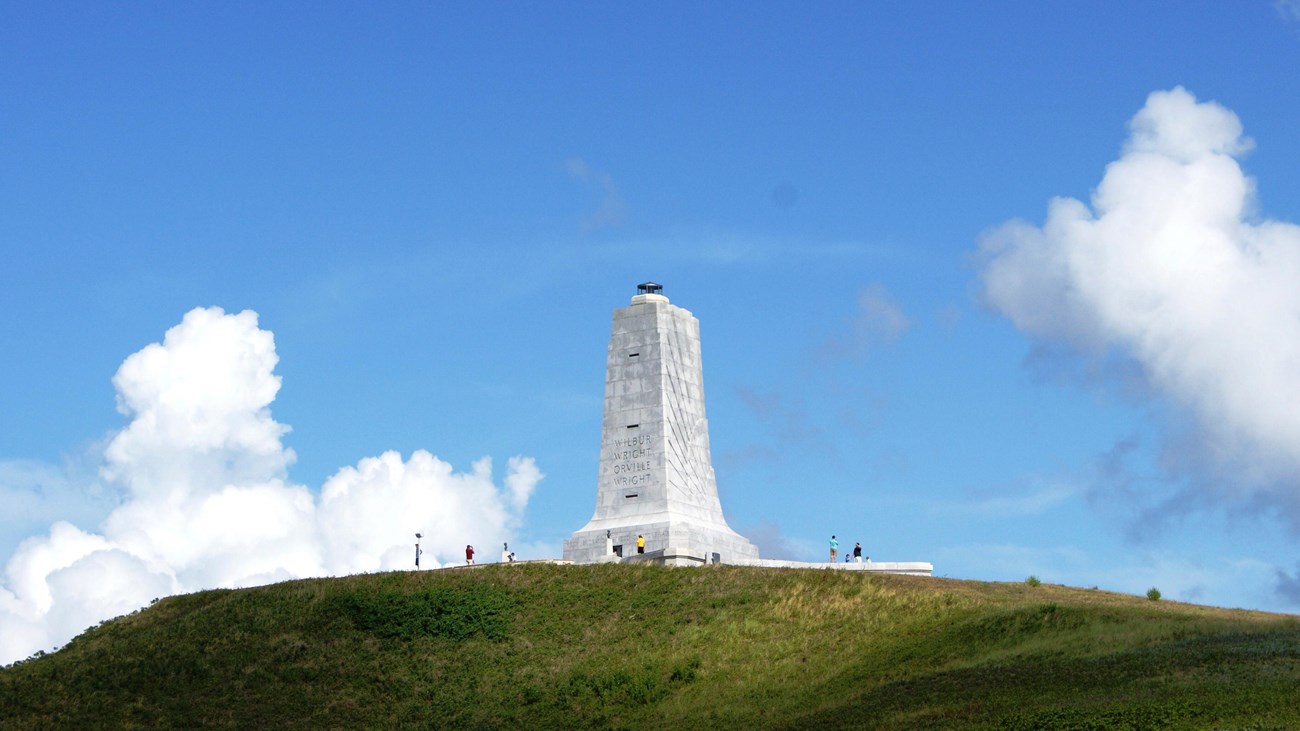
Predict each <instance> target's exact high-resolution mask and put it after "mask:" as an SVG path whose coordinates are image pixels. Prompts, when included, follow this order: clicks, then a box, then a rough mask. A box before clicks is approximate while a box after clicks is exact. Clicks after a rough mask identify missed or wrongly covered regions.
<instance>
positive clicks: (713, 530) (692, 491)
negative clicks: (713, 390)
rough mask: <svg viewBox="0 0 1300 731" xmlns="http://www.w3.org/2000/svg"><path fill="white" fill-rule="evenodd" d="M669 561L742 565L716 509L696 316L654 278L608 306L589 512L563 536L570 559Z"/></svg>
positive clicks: (748, 552) (748, 557)
mask: <svg viewBox="0 0 1300 731" xmlns="http://www.w3.org/2000/svg"><path fill="white" fill-rule="evenodd" d="M638 537H640V538H643V539H644V550H645V553H644V554H640V555H643V556H645V558H647V559H650V560H655V561H657V562H660V563H665V564H670V565H699V564H703V563H716V562H722V563H751V562H755V561H757V560H758V548H756V547H755V546H754V544H752V543H750V542H749V541H748V540H746V539H745V537H744V536H741V535H740V534H739V533H736V532H735V531H733V530H732V529H731V528H730V527H729V526H728V525H727V521H726V519H725V518H724V517H723V515H722V503H721V502H720V501H719V500H718V487H717V483H716V482H715V480H714V476H713V465H712V461H711V459H710V456H709V423H708V420H707V419H706V418H705V415H704V375H703V371H702V370H701V364H700V321H699V320H697V319H695V316H694V315H692V314H691V313H690V312H689V311H687V310H685V309H682V308H681V307H677V306H676V305H673V304H671V303H670V302H669V301H668V298H667V297H665V296H664V295H663V287H662V286H660V285H658V284H655V283H654V282H646V283H644V284H640V285H638V286H637V294H636V296H634V297H633V298H632V302H631V304H630V305H629V306H627V307H623V308H619V309H617V310H614V322H613V327H612V334H611V335H610V339H609V351H608V355H607V358H606V363H605V415H604V420H603V423H602V427H601V443H600V477H599V480H598V484H597V490H596V512H595V514H594V515H592V517H591V520H590V521H588V523H587V524H586V525H585V526H583V527H582V529H581V530H579V531H577V532H576V533H574V534H573V536H572V537H571V538H569V539H568V540H567V541H565V542H564V558H565V560H568V561H573V562H575V563H596V562H601V561H617V560H620V559H621V558H625V557H626V558H630V557H632V556H634V555H638V554H637V550H638V540H637V539H638Z"/></svg>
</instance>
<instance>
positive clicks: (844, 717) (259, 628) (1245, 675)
mask: <svg viewBox="0 0 1300 731" xmlns="http://www.w3.org/2000/svg"><path fill="white" fill-rule="evenodd" d="M706 725H708V726H719V727H723V728H747V729H801V728H817V729H826V728H835V729H841V728H864V729H940V728H942V729H981V728H1004V729H1040V728H1064V729H1126V728H1127V729H1160V728H1170V729H1185V728H1190V729H1198V728H1199V729H1272V728H1278V729H1287V728H1300V622H1298V621H1297V618H1296V617H1292V616H1287V615H1271V614H1264V613H1259V612H1246V611H1234V610H1222V609H1214V608H1208V607H1199V606H1193V605H1187V604H1179V603H1177V602H1169V601H1160V602H1152V601H1148V600H1147V599H1146V598H1145V597H1136V596H1126V595H1119V594H1112V593H1108V592H1102V591H1097V590H1095V589H1094V590H1088V589H1072V588H1068V587H1062V586H1054V585H1050V584H1041V585H1038V586H1028V585H1026V584H1025V583H1015V584H992V583H981V582H969V581H954V580H945V579H930V578H922V577H909V576H879V575H867V574H862V573H851V572H838V571H818V570H778V569H751V568H738V567H725V566H724V567H708V568H698V569H664V568H658V567H653V566H619V565H614V566H608V565H607V566H552V565H544V564H523V565H518V564H517V565H512V566H484V567H481V568H477V569H458V570H447V571H431V572H423V573H413V572H402V573H389V574H375V575H367V576H353V577H346V578H340V579H313V580H305V581H294V582H288V583H283V584H277V585H273V586H267V587H260V588H256V589H245V590H237V591H229V590H222V591H207V592H201V593H198V594H191V595H186V596H178V597H171V598H168V599H163V600H161V601H159V602H157V603H155V604H154V605H153V606H151V607H150V608H148V609H146V610H143V611H141V612H137V613H135V614H132V615H129V616H126V617H122V618H119V619H116V620H113V621H111V622H107V623H104V624H102V625H100V626H99V627H96V628H94V629H92V630H90V631H88V632H86V633H85V634H83V635H81V636H80V637H78V638H77V639H75V640H73V641H72V642H71V643H69V644H68V645H67V646H66V647H65V648H63V649H62V650H60V651H59V652H57V653H54V654H51V655H47V656H44V657H41V658H37V659H34V660H30V661H27V662H23V663H19V664H17V665H14V666H11V667H9V668H6V669H3V670H0V728H5V729H11V728H12V729H26V728H105V727H107V728H241V729H242V728H304V729H306V728H311V729H317V728H348V729H352V728H434V727H436V728H468V729H475V728H483V729H489V728H508V727H528V728H535V729H548V728H574V729H605V728H627V729H633V728H653V727H661V728H700V727H704V726H706Z"/></svg>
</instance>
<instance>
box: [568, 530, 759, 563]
mask: <svg viewBox="0 0 1300 731" xmlns="http://www.w3.org/2000/svg"><path fill="white" fill-rule="evenodd" d="M605 530H606V529H600V528H597V529H595V530H585V531H579V532H577V533H574V534H573V537H571V538H569V539H568V540H566V541H565V542H564V560H566V561H573V562H574V563H601V562H606V561H618V560H620V559H619V556H618V552H617V551H619V550H621V553H622V557H623V558H628V557H631V556H634V555H636V537H637V535H638V534H639V535H641V536H644V537H645V542H646V551H647V553H655V552H661V551H663V550H665V549H672V550H673V551H674V552H677V553H681V554H683V555H685V556H691V557H695V558H697V559H699V561H698V563H713V562H714V561H713V554H718V562H720V563H740V562H742V561H755V560H757V559H758V549H757V548H756V547H755V546H754V544H752V543H750V542H749V541H748V540H746V539H745V537H744V536H742V535H740V534H738V533H736V532H734V531H730V530H726V531H722V530H718V529H716V528H714V527H713V526H707V525H696V524H693V523H689V522H686V521H682V520H673V521H672V522H668V521H663V522H656V523H645V524H639V525H623V526H617V527H611V528H608V531H609V537H608V538H606V535H605ZM620 547H621V548H620ZM611 548H612V549H615V551H614V552H611Z"/></svg>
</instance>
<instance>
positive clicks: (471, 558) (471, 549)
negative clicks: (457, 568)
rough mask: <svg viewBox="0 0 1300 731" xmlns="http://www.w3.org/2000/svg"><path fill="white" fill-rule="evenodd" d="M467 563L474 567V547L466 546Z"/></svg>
mask: <svg viewBox="0 0 1300 731" xmlns="http://www.w3.org/2000/svg"><path fill="white" fill-rule="evenodd" d="M465 563H467V564H469V565H471V566H473V565H474V547H473V546H465Z"/></svg>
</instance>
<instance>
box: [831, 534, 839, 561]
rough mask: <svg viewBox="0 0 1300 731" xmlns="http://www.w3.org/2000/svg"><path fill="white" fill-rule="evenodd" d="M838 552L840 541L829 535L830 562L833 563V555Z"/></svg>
mask: <svg viewBox="0 0 1300 731" xmlns="http://www.w3.org/2000/svg"><path fill="white" fill-rule="evenodd" d="M839 552H840V542H839V541H837V540H835V536H831V563H835V557H836V556H837V555H839Z"/></svg>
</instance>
